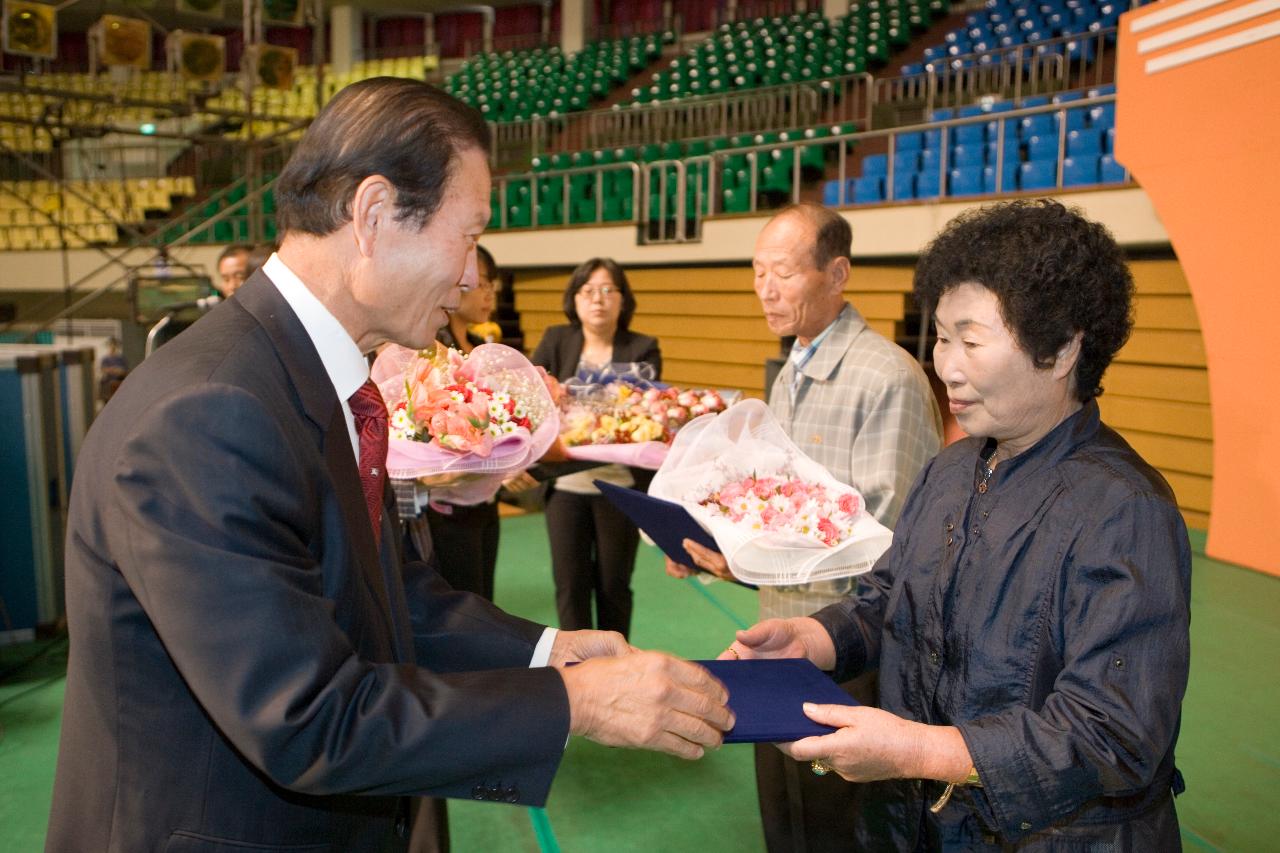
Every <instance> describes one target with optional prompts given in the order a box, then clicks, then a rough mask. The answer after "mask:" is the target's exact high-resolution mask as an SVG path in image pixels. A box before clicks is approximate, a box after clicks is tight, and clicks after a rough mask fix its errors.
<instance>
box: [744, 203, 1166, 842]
mask: <svg viewBox="0 0 1280 853" xmlns="http://www.w3.org/2000/svg"><path fill="white" fill-rule="evenodd" d="M915 292H916V296H917V298H919V299H920V300H921V301H922V302H923V303H926V304H931V305H936V306H937V312H936V315H935V319H936V324H937V332H938V340H937V345H936V346H935V348H934V364H935V365H936V367H937V371H938V376H939V377H940V378H941V379H942V381H943V382H944V383H945V384H946V388H947V396H948V399H949V405H950V408H951V411H952V412H953V413H954V414H955V416H956V419H957V420H958V421H959V423H960V426H961V427H962V428H963V429H964V430H965V432H967V433H969V435H970V436H971V437H970V438H967V439H964V440H963V441H960V442H957V443H955V444H953V445H951V446H950V447H948V448H947V449H946V450H944V451H942V453H940V454H939V455H938V457H937V458H936V459H934V460H933V461H932V462H931V463H930V464H929V465H928V467H927V468H926V469H925V471H924V473H923V474H922V475H921V478H920V480H919V482H918V484H917V485H916V487H915V489H914V490H913V491H912V493H911V495H910V497H909V498H908V500H907V506H906V508H905V509H904V510H903V513H902V518H901V520H900V522H899V525H898V529H897V531H896V532H895V534H894V540H893V545H892V546H891V548H890V549H889V551H887V552H886V553H885V555H884V556H883V557H882V558H881V560H880V561H879V563H877V565H876V568H875V570H874V572H873V573H872V574H871V575H870V576H868V583H867V584H865V585H864V586H863V587H862V588H861V589H860V590H859V594H858V595H857V596H853V597H850V598H848V599H846V600H845V601H843V602H840V603H838V604H834V605H831V606H829V607H826V608H823V609H822V610H820V611H818V612H817V613H815V614H814V615H813V616H812V617H798V618H792V619H786V620H778V619H775V620H768V621H765V622H761V623H760V624H758V625H755V626H754V627H752V628H751V629H749V630H747V631H742V632H739V634H738V636H737V639H736V640H735V642H734V643H733V644H732V645H731V646H730V648H731V650H732V651H731V652H729V653H726V654H728V655H729V656H740V657H744V658H747V657H758V656H766V657H795V656H804V657H808V658H809V659H810V660H812V661H813V662H814V663H815V664H817V665H818V666H820V667H822V668H823V669H829V670H833V671H834V673H835V675H836V677H839V678H842V677H847V676H849V675H853V674H856V673H858V672H863V671H866V670H871V669H876V668H878V669H879V672H880V708H871V707H861V708H840V707H835V706H809V707H807V708H806V712H807V713H808V714H809V716H810V717H812V718H813V719H815V720H817V721H819V722H822V723H827V724H829V725H833V726H838V727H840V730H839V731H838V732H836V733H835V734H832V735H828V736H826V737H821V738H808V739H805V740H802V741H797V742H796V743H794V744H791V745H790V746H789V751H790V754H791V755H792V756H794V757H795V758H798V759H800V760H803V761H809V760H819V761H821V762H822V764H820V765H818V770H822V769H823V768H824V767H825V766H830V767H832V768H834V769H835V771H836V772H837V773H839V774H840V775H841V776H844V777H845V778H849V779H856V780H861V781H867V782H873V781H877V780H884V781H877V784H876V785H874V786H868V787H874V788H875V789H877V791H878V792H879V794H880V795H881V796H883V797H884V798H885V799H886V800H887V801H888V802H889V803H891V805H890V814H891V821H890V822H889V823H888V824H887V825H886V826H884V827H881V828H879V830H878V831H877V832H875V833H864V834H860V835H858V836H856V837H855V838H854V839H852V841H853V842H854V844H855V845H856V846H858V848H859V849H865V850H893V851H897V850H909V849H929V850H957V851H958V850H966V851H968V850H993V851H994V850H1010V849H1017V850H1028V851H1050V850H1063V849H1080V850H1083V849H1089V850H1102V849H1106V850H1116V851H1148V850H1178V849H1181V841H1180V838H1179V832H1178V821H1177V816H1176V814H1175V811H1174V804H1173V797H1172V793H1177V792H1180V791H1181V789H1182V780H1181V776H1180V774H1179V773H1178V771H1177V769H1176V768H1175V766H1174V746H1175V744H1176V742H1177V738H1178V728H1179V724H1180V717H1181V703H1182V697H1183V693H1184V691H1185V689H1186V683H1187V669H1188V621H1189V601H1190V585H1191V584H1190V581H1191V578H1190V572H1191V555H1190V547H1189V543H1188V541H1187V531H1186V527H1185V526H1184V525H1183V521H1182V516H1181V514H1180V513H1179V511H1178V508H1177V505H1176V504H1175V502H1174V498H1173V494H1172V492H1171V491H1170V489H1169V485H1168V483H1166V482H1165V480H1164V478H1163V477H1161V476H1160V474H1159V473H1158V472H1157V471H1156V470H1155V469H1153V468H1152V467H1151V466H1149V465H1148V464H1147V463H1146V462H1144V461H1143V460H1142V458H1141V457H1140V456H1139V455H1138V454H1137V453H1136V452H1134V450H1133V449H1132V448H1131V447H1130V446H1129V445H1128V444H1127V443H1126V442H1125V441H1124V439H1123V438H1121V437H1120V436H1119V435H1118V434H1117V433H1115V432H1114V431H1113V430H1111V429H1110V428H1109V427H1107V426H1106V425H1105V424H1103V423H1101V422H1100V420H1099V416H1098V403H1097V399H1096V398H1097V397H1098V395H1099V394H1101V393H1102V388H1101V385H1100V381H1101V379H1102V375H1103V373H1104V371H1105V370H1106V368H1107V365H1108V364H1109V363H1110V362H1111V359H1112V358H1113V357H1114V356H1115V354H1116V352H1117V351H1118V350H1119V349H1120V347H1121V346H1122V345H1123V344H1124V342H1125V340H1126V339H1127V338H1128V335H1129V331H1130V328H1131V325H1132V311H1133V280H1132V278H1131V277H1130V274H1129V270H1128V268H1127V267H1126V265H1125V262H1124V258H1123V257H1122V255H1121V252H1120V249H1119V247H1118V246H1117V245H1116V243H1115V241H1114V240H1113V239H1112V237H1111V235H1110V234H1108V233H1107V231H1106V229H1104V228H1103V227H1102V226H1100V225H1097V224H1095V223H1092V222H1089V221H1087V220H1085V219H1084V218H1083V217H1081V216H1080V215H1079V214H1078V213H1076V212H1074V211H1071V210H1068V209H1066V208H1064V207H1063V206H1062V205H1060V204H1058V203H1057V202H1054V201H1049V200H1038V201H1018V202H1011V203H1005V204H998V205H993V206H990V207H985V208H981V209H975V210H972V211H969V212H967V213H964V214H962V215H961V216H959V217H957V218H956V219H955V220H953V221H952V222H951V223H950V224H949V225H948V226H947V227H946V228H945V229H944V230H943V232H942V234H941V235H940V236H938V237H937V239H935V240H934V242H933V243H932V244H931V245H930V246H929V248H928V249H927V250H926V252H925V253H924V255H923V256H922V257H921V259H920V263H919V266H918V267H917V269H916V277H915ZM919 780H923V781H919Z"/></svg>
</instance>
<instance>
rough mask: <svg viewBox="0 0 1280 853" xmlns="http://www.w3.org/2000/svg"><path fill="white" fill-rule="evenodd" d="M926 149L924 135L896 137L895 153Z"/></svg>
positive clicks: (900, 134) (907, 134) (908, 134)
mask: <svg viewBox="0 0 1280 853" xmlns="http://www.w3.org/2000/svg"><path fill="white" fill-rule="evenodd" d="M923 147H924V134H923V133H899V134H896V135H895V136H894V141H893V149H894V150H895V151H919V150H920V149H921V148H923Z"/></svg>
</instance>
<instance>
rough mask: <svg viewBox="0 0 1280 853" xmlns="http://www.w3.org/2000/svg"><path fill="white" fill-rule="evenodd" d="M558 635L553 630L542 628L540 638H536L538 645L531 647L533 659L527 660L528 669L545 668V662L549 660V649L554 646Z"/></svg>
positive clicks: (555, 630)
mask: <svg viewBox="0 0 1280 853" xmlns="http://www.w3.org/2000/svg"><path fill="white" fill-rule="evenodd" d="M558 633H560V632H559V631H558V630H557V629H555V628H543V629H542V636H541V637H539V638H538V645H536V646H534V647H533V657H532V658H531V659H530V660H529V668H530V669H532V668H534V667H538V666H546V665H547V661H549V660H551V647H552V646H554V645H555V644H556V634H558Z"/></svg>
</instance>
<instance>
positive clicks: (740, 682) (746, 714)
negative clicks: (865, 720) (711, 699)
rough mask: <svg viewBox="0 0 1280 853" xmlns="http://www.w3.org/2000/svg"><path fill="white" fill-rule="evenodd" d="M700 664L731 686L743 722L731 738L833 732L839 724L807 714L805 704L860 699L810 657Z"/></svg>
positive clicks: (732, 704) (783, 738) (779, 739)
mask: <svg viewBox="0 0 1280 853" xmlns="http://www.w3.org/2000/svg"><path fill="white" fill-rule="evenodd" d="M694 663H697V664H699V665H701V666H705V667H706V668H707V669H708V670H709V671H710V672H711V674H712V675H714V676H715V677H716V678H718V679H720V681H721V683H723V684H724V686H725V687H726V688H728V690H729V708H730V710H732V711H733V713H734V716H736V717H737V721H736V722H735V723H734V726H733V728H732V729H730V730H729V731H728V732H726V733H725V736H724V742H725V743H789V742H790V741H793V740H800V739H801V738H806V737H810V736H813V735H828V734H831V733H832V732H834V731H835V729H833V728H831V727H830V726H824V725H822V724H820V723H815V722H814V721H813V720H811V719H809V718H808V717H806V716H805V714H804V709H803V708H802V707H801V706H802V705H803V704H804V703H805V702H814V703H816V704H819V705H857V704H858V703H857V701H855V700H854V698H853V697H852V696H850V695H849V694H848V693H845V692H844V691H843V690H841V689H840V685H838V684H836V683H835V682H834V681H832V680H831V676H829V675H827V674H826V673H825V672H823V671H822V670H820V669H818V668H817V667H816V666H814V665H813V664H812V663H810V662H809V661H807V660H805V659H804V658H779V659H776V660H700V661H694Z"/></svg>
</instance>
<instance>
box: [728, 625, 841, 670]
mask: <svg viewBox="0 0 1280 853" xmlns="http://www.w3.org/2000/svg"><path fill="white" fill-rule="evenodd" d="M734 658H738V659H742V660H746V659H748V658H808V659H809V660H810V661H812V663H813V665H814V666H816V667H817V668H818V669H834V668H835V665H836V647H835V643H833V642H832V641H831V635H830V634H828V633H827V629H826V628H823V627H822V623H821V622H819V621H818V620H817V619H814V618H813V617H811V616H797V617H794V618H792V619H766V620H764V621H763V622H757V623H756V624H754V625H752V626H751V627H750V628H748V629H747V630H745V631H739V632H738V633H737V636H736V637H735V638H734V641H733V642H732V643H730V644H729V648H727V649H725V650H724V651H723V652H721V653H720V660H730V659H734Z"/></svg>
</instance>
